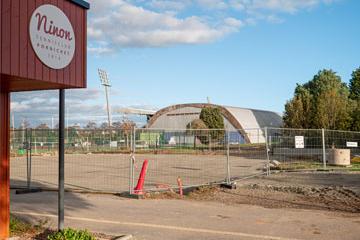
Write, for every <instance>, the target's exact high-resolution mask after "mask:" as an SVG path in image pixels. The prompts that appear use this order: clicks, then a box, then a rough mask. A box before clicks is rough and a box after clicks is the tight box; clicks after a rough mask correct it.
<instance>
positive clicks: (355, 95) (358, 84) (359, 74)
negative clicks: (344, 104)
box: [349, 67, 360, 101]
mask: <svg viewBox="0 0 360 240" xmlns="http://www.w3.org/2000/svg"><path fill="white" fill-rule="evenodd" d="M349 87H350V96H349V97H350V99H352V100H356V101H358V100H360V67H359V68H358V69H356V70H355V71H353V73H352V74H351V79H350V85H349Z"/></svg>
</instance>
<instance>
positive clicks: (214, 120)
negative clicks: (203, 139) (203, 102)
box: [200, 107, 225, 142]
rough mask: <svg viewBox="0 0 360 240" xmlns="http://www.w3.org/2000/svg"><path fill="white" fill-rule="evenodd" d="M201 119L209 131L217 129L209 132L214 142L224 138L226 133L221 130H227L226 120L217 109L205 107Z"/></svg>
mask: <svg viewBox="0 0 360 240" xmlns="http://www.w3.org/2000/svg"><path fill="white" fill-rule="evenodd" d="M200 119H201V120H202V121H203V122H204V123H205V125H206V126H207V128H208V129H216V130H213V131H209V135H210V137H211V139H209V141H210V142H211V141H212V140H221V139H223V138H224V135H225V132H224V131H223V130H221V129H224V128H225V124H224V118H223V116H222V114H221V112H220V109H219V108H217V107H205V108H203V109H202V110H201V113H200Z"/></svg>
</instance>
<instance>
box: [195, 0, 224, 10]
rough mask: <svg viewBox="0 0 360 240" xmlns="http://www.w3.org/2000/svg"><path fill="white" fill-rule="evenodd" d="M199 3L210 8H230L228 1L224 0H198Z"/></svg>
mask: <svg viewBox="0 0 360 240" xmlns="http://www.w3.org/2000/svg"><path fill="white" fill-rule="evenodd" d="M197 3H198V4H199V5H200V6H202V7H204V8H210V9H226V8H228V3H227V2H226V1H222V0H197Z"/></svg>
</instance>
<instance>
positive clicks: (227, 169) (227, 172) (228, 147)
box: [225, 130, 231, 184]
mask: <svg viewBox="0 0 360 240" xmlns="http://www.w3.org/2000/svg"><path fill="white" fill-rule="evenodd" d="M225 133H226V134H225V136H226V166H227V168H226V183H227V184H230V183H231V176H230V136H229V135H230V134H229V131H227V130H226V132H225Z"/></svg>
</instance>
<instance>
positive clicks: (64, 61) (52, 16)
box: [29, 4, 75, 69]
mask: <svg viewBox="0 0 360 240" xmlns="http://www.w3.org/2000/svg"><path fill="white" fill-rule="evenodd" d="M29 34H30V41H31V45H32V47H33V49H34V51H35V53H36V55H37V56H38V58H39V59H40V61H41V62H42V63H44V64H45V65H46V66H48V67H50V68H53V69H63V68H65V67H66V66H68V65H69V64H70V62H71V61H72V59H73V57H74V53H75V34H74V29H73V27H72V25H71V23H70V20H69V18H68V17H67V16H66V15H65V13H64V12H63V11H61V10H60V9H59V8H57V7H55V6H54V5H50V4H45V5H41V6H40V7H38V8H37V9H35V11H34V12H33V14H32V16H31V18H30V25H29Z"/></svg>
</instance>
